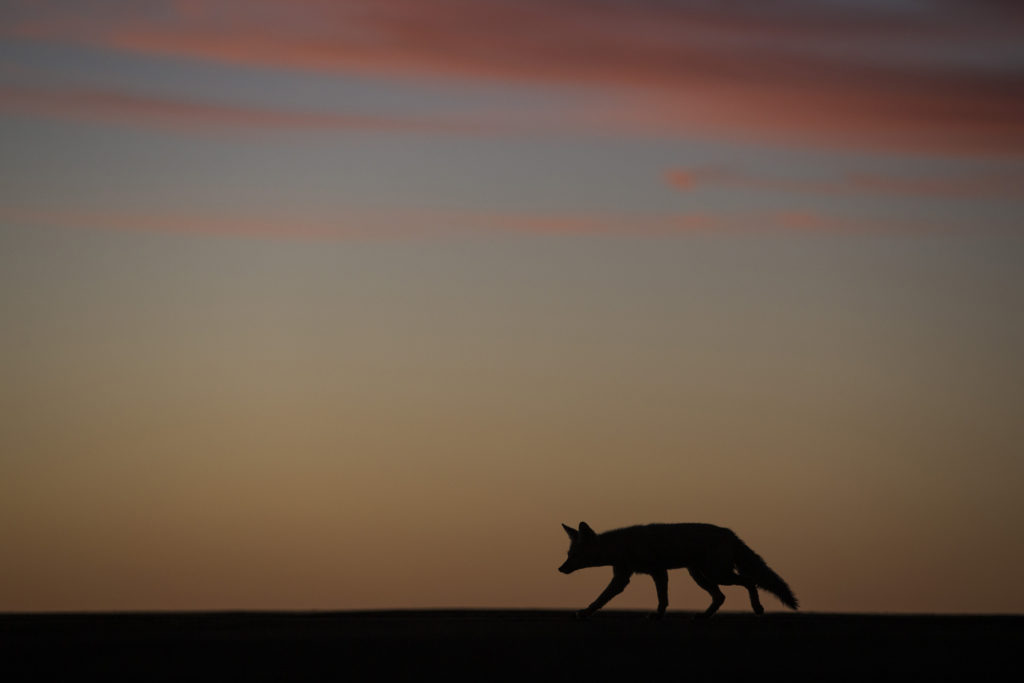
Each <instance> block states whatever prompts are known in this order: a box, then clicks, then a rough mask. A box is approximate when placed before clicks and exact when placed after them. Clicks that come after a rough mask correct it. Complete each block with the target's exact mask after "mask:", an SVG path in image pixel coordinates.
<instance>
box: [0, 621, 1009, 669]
mask: <svg viewBox="0 0 1024 683" xmlns="http://www.w3.org/2000/svg"><path fill="white" fill-rule="evenodd" d="M1022 652H1024V616H931V615H908V616H903V615H858V614H814V613H810V614H803V613H797V614H793V613H769V614H767V615H765V616H764V617H760V618H758V617H755V616H753V615H750V614H739V613H737V614H731V613H720V614H719V615H717V616H716V617H714V618H713V619H711V620H710V621H695V620H693V619H691V615H690V614H684V613H672V612H670V613H669V614H668V616H667V617H666V618H665V619H664V620H662V621H660V622H656V621H648V620H646V619H645V618H644V615H643V614H641V613H638V612H625V611H614V610H609V611H607V612H599V613H598V614H597V615H595V616H594V617H592V618H591V619H589V620H587V621H577V620H575V619H574V618H573V616H572V614H571V613H569V612H561V611H539V610H521V611H516V610H490V611H486V610H441V611H386V612H220V613H199V612H195V613H193V612H186V613H125V614H0V655H2V659H0V676H3V680H6V681H12V680H70V679H71V678H75V679H80V678H81V677H83V676H91V677H97V676H99V677H100V678H99V679H98V680H110V679H112V678H114V679H121V680H129V679H130V680H196V679H204V680H212V679H217V680H241V681H251V680H282V681H285V680H288V681H290V680H343V679H348V678H349V677H351V676H353V675H355V676H361V677H366V676H381V677H386V678H391V679H398V680H410V679H413V678H416V679H420V678H424V677H427V676H432V675H434V674H441V675H443V676H445V677H446V678H447V677H448V676H452V675H458V676H460V677H465V676H467V675H468V676H471V677H473V678H476V679H479V680H549V679H556V678H564V677H565V676H566V675H576V674H586V675H588V676H589V677H591V678H595V679H622V680H631V679H632V678H633V677H636V676H643V677H648V676H653V677H656V678H657V679H667V680H680V681H693V680H741V679H743V680H757V681H765V680H780V681H782V680H785V681H792V680H812V679H818V680H851V681H852V680H856V681H869V680H872V681H873V680H904V681H911V680H929V681H934V680H971V679H974V680H979V679H981V677H984V678H985V679H987V680H1002V679H1007V680H1013V679H1015V678H1016V676H1018V675H1019V666H1020V661H1021V654H1022ZM12 674H15V675H14V676H12ZM55 677H56V678H55ZM446 678H443V679H441V680H446Z"/></svg>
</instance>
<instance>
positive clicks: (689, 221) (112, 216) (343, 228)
mask: <svg viewBox="0 0 1024 683" xmlns="http://www.w3.org/2000/svg"><path fill="white" fill-rule="evenodd" d="M0 221H2V222H4V223H8V224H11V225H19V226H28V227H47V228H53V227H62V228H81V229H90V230H115V231H126V232H167V233H177V234H196V235H221V236H234V237H249V238H264V239H286V240H314V241H321V240H326V241H335V240H353V239H355V240H375V241H376V240H391V239H415V238H421V237H438V236H445V235H447V236H458V235H470V234H495V233H510V234H516V233H519V234H530V235H584V234H585V235H633V236H659V235H662V236H664V235H676V234H685V233H735V234H751V233H764V232H818V233H835V232H842V233H862V232H881V231H887V232H891V231H904V232H906V231H932V232H934V231H950V230H955V229H956V226H953V225H940V224H935V223H930V222H925V221H917V222H915V221H905V220H904V221H888V222H877V221H874V222H866V221H861V220H855V219H849V218H844V217H840V216H835V215H829V214H825V213H820V212H816V211H810V210H805V209H793V210H789V211H769V212H758V211H751V212H740V213H708V212H669V213H652V214H626V213H623V214H615V215H609V214H595V213H586V212H574V211H565V212H549V213H530V212H501V211H492V212H482V211H470V210H458V209H453V210H448V211H436V210H412V209H403V210H388V211H376V212H375V211H351V212H347V213H346V214H345V215H339V216H338V217H337V218H323V219H318V220H310V219H308V218H302V217H295V216H268V215H265V214H253V215H239V214H229V215H223V214H203V213H188V212H181V211H173V210H172V211H153V212H149V213H145V212H138V211H123V210H118V209H117V208H94V207H93V208H84V207H83V208H73V207H72V208H65V209H54V208H50V207H39V206H16V205H6V206H0Z"/></svg>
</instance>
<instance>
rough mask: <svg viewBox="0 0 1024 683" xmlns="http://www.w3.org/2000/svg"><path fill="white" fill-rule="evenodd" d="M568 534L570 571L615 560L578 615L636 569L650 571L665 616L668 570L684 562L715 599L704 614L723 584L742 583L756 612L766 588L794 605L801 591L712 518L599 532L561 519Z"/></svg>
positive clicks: (597, 605)
mask: <svg viewBox="0 0 1024 683" xmlns="http://www.w3.org/2000/svg"><path fill="white" fill-rule="evenodd" d="M562 528H563V529H565V533H567V534H569V539H570V545H569V556H568V558H566V560H565V562H564V563H563V564H562V566H561V567H559V568H558V571H560V572H562V573H563V574H571V573H572V572H574V571H576V570H577V569H583V568H584V567H601V566H606V565H610V566H611V567H612V571H613V575H612V580H611V583H609V584H608V587H607V588H605V589H604V591H603V592H602V593H601V595H599V596H598V597H597V599H596V600H594V602H592V603H591V604H590V605H589V606H588V607H587V608H586V609H583V610H580V611H579V612H577V615H578V616H581V617H586V616H590V615H591V614H593V613H594V612H596V611H597V610H599V609H601V608H602V607H604V605H605V604H606V603H607V602H608V601H609V600H611V599H612V598H613V597H615V596H616V595H618V594H619V593H621V592H622V591H623V589H624V588H625V587H626V585H627V584H628V583H629V579H630V577H631V576H632V575H633V574H635V573H641V574H650V575H651V578H653V579H654V586H655V589H656V590H657V592H658V611H657V612H655V613H654V615H652V616H654V617H659V618H660V617H661V616H663V615H664V614H665V609H666V608H667V607H668V570H669V569H679V568H683V567H685V568H686V569H687V570H689V572H690V576H692V577H693V580H694V581H696V582H697V585H699V586H700V587H701V588H703V589H704V590H706V591H707V592H708V593H710V594H711V605H710V606H709V607H708V608H707V609H706V610H705V611H704V613H703V614H702V615H700V616H704V617H710V616H711V615H712V614H714V613H715V612H716V611H718V608H719V607H721V606H722V603H723V602H725V595H724V594H723V593H722V591H721V589H719V586H743V587H744V588H746V589H747V592H748V593H749V595H750V606H751V607H752V608H753V610H754V612H755V613H756V614H763V613H764V607H762V606H761V601H760V600H759V599H758V596H757V589H758V588H759V587H760V588H763V589H765V590H767V591H768V592H769V593H772V594H774V595H775V596H776V597H778V599H779V600H780V601H782V603H783V604H784V605H786V606H787V607H789V608H790V609H797V600H796V596H794V595H793V592H792V591H791V590H790V589H789V586H787V585H786V582H785V581H783V580H782V577H780V576H779V575H778V574H776V573H775V572H774V571H772V570H771V569H770V568H769V567H768V565H767V564H765V561H764V560H762V559H761V557H760V556H758V554H757V553H755V552H754V551H753V550H751V549H750V547H749V546H747V544H746V543H744V542H743V541H741V540H740V539H739V537H738V536H737V535H736V534H734V533H733V532H732V531H731V530H729V529H726V528H724V527H720V526H714V525H713V524H646V525H642V526H631V527H626V528H624V529H614V530H612V531H606V532H604V533H602V534H598V533H595V532H594V530H593V529H591V528H590V527H589V526H588V525H587V523H586V522H580V526H579V529H573V528H572V527H571V526H567V525H565V524H563V525H562Z"/></svg>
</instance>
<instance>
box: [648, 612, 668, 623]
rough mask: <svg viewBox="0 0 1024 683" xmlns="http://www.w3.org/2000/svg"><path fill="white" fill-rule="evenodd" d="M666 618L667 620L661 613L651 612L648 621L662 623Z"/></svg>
mask: <svg viewBox="0 0 1024 683" xmlns="http://www.w3.org/2000/svg"><path fill="white" fill-rule="evenodd" d="M664 618H665V615H664V614H662V613H661V612H650V613H648V615H647V620H648V621H661V620H662V619H664Z"/></svg>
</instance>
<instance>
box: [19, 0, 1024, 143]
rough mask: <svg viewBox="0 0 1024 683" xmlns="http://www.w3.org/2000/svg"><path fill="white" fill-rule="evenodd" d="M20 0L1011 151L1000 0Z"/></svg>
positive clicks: (28, 29) (647, 118) (74, 13)
mask: <svg viewBox="0 0 1024 683" xmlns="http://www.w3.org/2000/svg"><path fill="white" fill-rule="evenodd" d="M98 4H99V6H101V7H104V8H105V9H106V11H97V3H90V5H89V7H88V8H86V7H82V6H77V5H75V4H73V3H56V2H50V1H43V2H37V3H32V4H31V5H29V4H24V5H22V6H20V7H21V9H20V11H18V12H15V14H14V16H11V17H9V21H7V22H6V23H7V26H8V28H7V30H6V33H7V34H8V35H12V36H18V37H20V38H22V39H32V40H40V41H49V42H54V41H56V42H61V41H65V42H72V43H77V44H83V45H89V46H94V47H100V48H104V49H110V50H118V51H123V52H130V53H142V54H151V55H166V56H174V57H183V58H190V59H200V60H213V61H216V62H221V63H230V64H241V65H249V66H260V67H275V68H292V69H312V70H319V71H342V72H346V73H356V74H365V75H375V76H402V77H416V78H425V79H461V80H469V81H480V82H486V83H498V84H524V85H531V84H541V85H554V86H562V87H565V86H568V87H580V88H591V89H594V90H597V91H600V92H602V93H604V94H605V95H606V96H607V97H608V104H607V106H606V107H603V108H602V109H603V110H602V111H600V112H592V113H591V114H589V116H588V117H585V118H586V120H585V122H586V123H588V124H589V125H594V126H604V127H611V128H616V129H623V128H631V129H635V130H639V131H654V132H659V133H665V134H674V135H685V136H697V135H706V134H710V135H720V136H725V137H729V136H740V137H750V138H754V139H758V140H769V141H781V142H785V143H791V142H802V143H805V144H824V145H832V146H840V147H859V146H869V147H874V148H885V149H889V148H893V149H908V150H917V151H926V152H955V153H985V154H1007V153H1010V154H1019V153H1021V152H1024V93H1022V90H1021V88H1020V83H1021V78H1022V74H1024V70H1022V64H1024V56H1022V53H1021V49H1020V48H1019V47H1017V46H1018V45H1019V44H1020V35H1019V33H1020V32H1019V29H1015V28H1014V27H1015V26H1016V27H1019V26H1020V25H1021V24H1020V20H1021V19H1022V12H1021V11H1020V10H1019V9H1017V8H1016V6H1015V5H1014V4H1013V3H1000V2H978V3H951V2H944V1H942V0H932V2H925V3H923V6H921V7H918V8H916V9H915V8H913V7H911V6H909V5H908V6H897V7H896V8H891V9H888V10H886V9H881V8H880V7H879V6H878V5H875V4H874V3H872V4H871V5H870V6H867V7H865V6H860V5H857V4H856V3H841V4H840V3H811V2H808V1H797V0H786V1H783V2H779V3H763V2H739V3H729V5H728V7H729V10H728V11H726V10H725V9H722V5H721V4H720V3H711V2H654V1H643V0H636V1H631V2H626V1H621V2H615V1H610V2H601V3H594V2H583V1H582V0H544V1H541V0H515V1H512V0H391V1H389V2H378V1H371V0H349V1H346V2H328V1H327V0H298V1H294V0H288V1H287V2H285V0H247V2H244V3H241V2H222V3H216V4H210V3H195V2H152V1H149V2H145V1H140V2H138V3H132V4H131V5H128V4H125V3H109V4H108V3H98Z"/></svg>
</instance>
